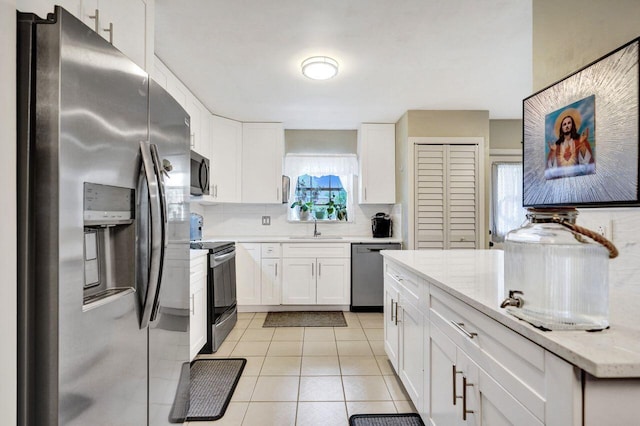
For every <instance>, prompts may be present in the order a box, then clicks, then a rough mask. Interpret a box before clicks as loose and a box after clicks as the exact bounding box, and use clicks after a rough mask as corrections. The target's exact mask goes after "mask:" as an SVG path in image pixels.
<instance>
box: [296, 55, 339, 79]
mask: <svg viewBox="0 0 640 426" xmlns="http://www.w3.org/2000/svg"><path fill="white" fill-rule="evenodd" d="M302 74H304V75H305V76H306V77H309V78H311V79H313V80H328V79H330V78H332V77H335V75H336V74H338V62H337V61H336V60H335V59H331V58H329V57H328V56H313V57H311V58H307V59H305V60H304V62H302Z"/></svg>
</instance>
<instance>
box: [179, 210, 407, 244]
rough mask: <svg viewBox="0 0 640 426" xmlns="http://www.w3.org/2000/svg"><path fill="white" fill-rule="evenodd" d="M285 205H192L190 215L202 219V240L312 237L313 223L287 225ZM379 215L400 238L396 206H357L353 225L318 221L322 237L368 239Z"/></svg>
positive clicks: (398, 214)
mask: <svg viewBox="0 0 640 426" xmlns="http://www.w3.org/2000/svg"><path fill="white" fill-rule="evenodd" d="M289 208H290V207H289V205H287V204H281V205H280V204H216V205H209V206H202V205H200V204H197V203H191V211H192V212H194V213H199V214H201V215H202V216H203V217H204V230H203V231H204V232H203V238H218V237H246V236H291V235H293V236H295V235H309V236H310V235H312V234H313V221H312V220H311V221H308V222H289V221H287V213H288V211H289ZM378 212H384V213H387V214H389V215H391V218H392V220H393V229H394V236H399V235H400V229H401V222H400V221H401V208H400V205H399V204H391V205H390V204H365V205H359V204H356V205H355V207H354V213H355V215H354V218H353V221H352V222H322V221H318V231H319V232H321V233H322V235H323V236H327V235H336V236H358V237H360V236H364V237H370V236H371V216H373V215H375V214H376V213H378ZM262 216H270V217H271V225H262Z"/></svg>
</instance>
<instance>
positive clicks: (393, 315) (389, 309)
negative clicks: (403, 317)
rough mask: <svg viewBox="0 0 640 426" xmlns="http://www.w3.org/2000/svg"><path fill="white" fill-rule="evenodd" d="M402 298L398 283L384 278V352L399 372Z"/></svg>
mask: <svg viewBox="0 0 640 426" xmlns="http://www.w3.org/2000/svg"><path fill="white" fill-rule="evenodd" d="M399 298H400V290H399V289H398V285H397V282H396V281H394V280H390V279H389V278H388V277H386V276H385V278H384V307H383V311H384V350H385V352H386V353H387V358H389V362H390V363H391V365H392V366H393V368H394V369H395V370H396V371H399V370H398V358H399V355H398V353H399V351H400V329H399V327H398V319H397V318H398V317H397V315H398V314H397V312H398V311H397V304H398V299H399Z"/></svg>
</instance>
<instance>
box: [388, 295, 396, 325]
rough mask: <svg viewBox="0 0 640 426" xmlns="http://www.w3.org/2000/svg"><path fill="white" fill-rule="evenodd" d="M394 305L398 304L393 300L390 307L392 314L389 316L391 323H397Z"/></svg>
mask: <svg viewBox="0 0 640 426" xmlns="http://www.w3.org/2000/svg"><path fill="white" fill-rule="evenodd" d="M394 303H396V302H395V301H394V300H393V299H391V304H390V305H389V308H390V309H389V310H390V311H391V312H389V314H390V315H389V321H391V322H395V321H396V319H395V317H394V316H393V304H394Z"/></svg>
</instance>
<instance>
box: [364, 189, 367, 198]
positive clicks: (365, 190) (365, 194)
mask: <svg viewBox="0 0 640 426" xmlns="http://www.w3.org/2000/svg"><path fill="white" fill-rule="evenodd" d="M364 200H365V201H367V188H366V187H365V188H364Z"/></svg>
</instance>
